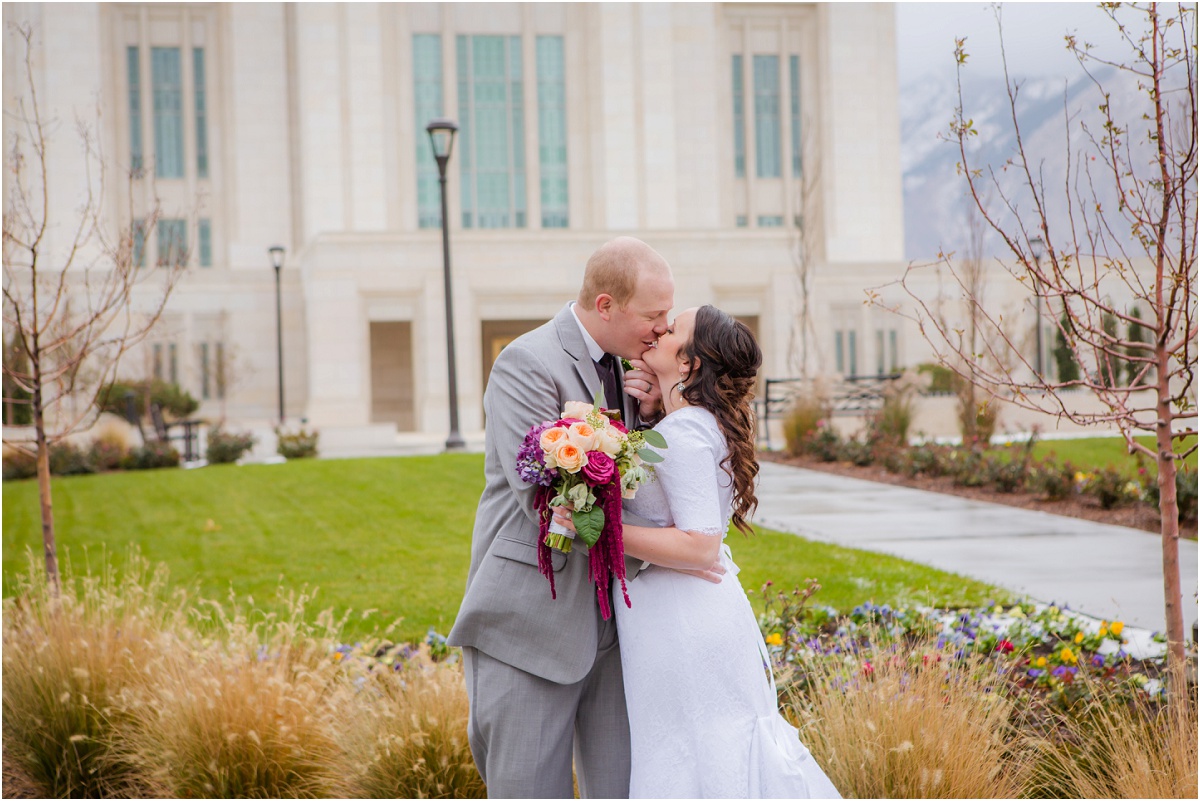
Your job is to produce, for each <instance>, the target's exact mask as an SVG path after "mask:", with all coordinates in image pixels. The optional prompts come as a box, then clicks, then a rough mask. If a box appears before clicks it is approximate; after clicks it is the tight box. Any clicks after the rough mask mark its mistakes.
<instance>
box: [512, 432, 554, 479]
mask: <svg viewBox="0 0 1200 801" xmlns="http://www.w3.org/2000/svg"><path fill="white" fill-rule="evenodd" d="M554 425H556V423H555V422H547V423H539V424H538V425H535V426H534V427H533V428H531V429H529V433H528V434H526V435H525V441H524V442H522V443H521V447H520V449H519V450H518V451H517V475H518V476H520V477H521V480H522V481H524V482H525V483H526V484H540V485H541V486H543V487H549V486H550V485H551V484H553V483H554V479H555V478H557V477H558V473H557V472H556V471H554V470H549V469H547V468H546V459H545V456H544V455H543V453H542V444H541V440H542V433H543V432H545V430H546V429H547V428H552V427H553V426H554Z"/></svg>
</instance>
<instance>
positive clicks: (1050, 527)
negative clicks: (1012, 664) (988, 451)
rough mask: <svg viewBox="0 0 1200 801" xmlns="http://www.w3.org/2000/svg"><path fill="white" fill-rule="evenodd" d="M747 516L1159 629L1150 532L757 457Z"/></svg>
mask: <svg viewBox="0 0 1200 801" xmlns="http://www.w3.org/2000/svg"><path fill="white" fill-rule="evenodd" d="M758 502H759V506H758V512H757V513H756V514H755V522H756V523H759V524H761V525H763V526H765V527H767V528H773V529H776V530H779V531H787V532H790V533H793V534H799V535H802V536H804V537H808V538H809V539H813V540H818V541H821V542H828V543H833V544H836V545H844V546H848V547H852V548H862V549H864V550H868V551H877V552H880V553H887V554H892V555H895V556H899V557H902V558H904V559H909V560H911V561H913V562H919V563H921V564H925V565H930V566H932V567H936V568H940V569H942V570H946V571H949V572H952V573H957V574H959V575H963V576H969V577H971V578H975V579H979V580H980V581H985V582H987V583H989V584H994V585H996V586H999V587H1004V588H1006V589H1009V590H1012V591H1013V592H1016V593H1020V594H1023V595H1026V596H1028V597H1030V598H1032V599H1033V600H1036V601H1042V602H1046V603H1050V602H1054V603H1058V604H1060V605H1061V604H1066V605H1068V606H1070V607H1071V608H1072V609H1074V610H1076V611H1080V612H1083V613H1085V614H1088V615H1091V616H1093V617H1097V618H1104V619H1108V620H1123V621H1125V622H1126V624H1129V625H1134V626H1138V627H1141V628H1145V629H1150V630H1152V631H1162V630H1163V629H1164V628H1165V620H1166V616H1165V613H1164V611H1163V590H1162V547H1161V545H1160V540H1159V538H1158V537H1156V536H1155V535H1154V534H1151V533H1148V532H1145V531H1139V530H1137V529H1131V528H1125V527H1123V526H1110V525H1105V524H1103V523H1093V522H1091V521H1088V520H1078V519H1075V518H1072V517H1062V516H1060V515H1052V514H1047V513H1045V512H1034V511H1029V510H1027V509H1019V508H1017V507H1013V506H1003V505H1000V504H994V503H984V502H982V501H972V500H969V499H967V498H961V497H958V496H956V495H944V494H941V493H935V492H926V491H924V490H916V489H910V488H908V487H897V486H893V485H890V484H879V483H876V482H873V481H863V480H860V479H856V478H847V477H845V476H839V475H834V474H832V473H823V472H819V471H815V470H804V469H801V468H797V467H788V466H785V465H780V464H775V463H773V462H763V463H762V472H761V473H759V487H758ZM1196 559H1197V550H1196V542H1195V541H1194V540H1181V541H1180V543H1179V562H1180V567H1181V577H1182V584H1183V605H1184V610H1183V614H1184V625H1185V627H1186V629H1187V630H1188V632H1189V636H1190V631H1191V627H1192V624H1193V623H1195V622H1196V609H1197V607H1196Z"/></svg>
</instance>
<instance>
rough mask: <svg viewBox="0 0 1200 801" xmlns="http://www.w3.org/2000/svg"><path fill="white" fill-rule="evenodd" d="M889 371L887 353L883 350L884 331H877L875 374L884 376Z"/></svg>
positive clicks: (879, 329) (880, 329)
mask: <svg viewBox="0 0 1200 801" xmlns="http://www.w3.org/2000/svg"><path fill="white" fill-rule="evenodd" d="M886 370H887V353H886V352H884V349H883V329H882V328H877V329H875V374H876V375H883V374H884V372H885V371H886Z"/></svg>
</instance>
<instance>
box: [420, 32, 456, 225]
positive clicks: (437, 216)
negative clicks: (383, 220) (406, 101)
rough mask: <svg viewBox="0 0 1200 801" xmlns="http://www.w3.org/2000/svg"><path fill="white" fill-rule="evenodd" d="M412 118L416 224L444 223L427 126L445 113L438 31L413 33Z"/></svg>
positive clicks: (435, 163) (440, 42)
mask: <svg viewBox="0 0 1200 801" xmlns="http://www.w3.org/2000/svg"><path fill="white" fill-rule="evenodd" d="M413 102H414V109H413V113H414V116H413V119H414V121H415V123H416V130H415V131H414V136H415V138H416V141H417V225H418V227H420V228H441V227H442V198H441V190H440V189H439V188H438V169H437V162H436V161H434V159H433V147H432V146H431V145H430V144H429V134H427V133H426V132H425V126H426V125H428V124H429V121H430V120H433V119H437V118H438V117H441V116H443V113H444V112H443V111H442V102H443V99H442V37H441V36H440V35H439V34H436V33H418V34H415V35H414V36H413ZM458 149H459V150H460V151H461V149H462V143H461V142H460V143H459V147H458Z"/></svg>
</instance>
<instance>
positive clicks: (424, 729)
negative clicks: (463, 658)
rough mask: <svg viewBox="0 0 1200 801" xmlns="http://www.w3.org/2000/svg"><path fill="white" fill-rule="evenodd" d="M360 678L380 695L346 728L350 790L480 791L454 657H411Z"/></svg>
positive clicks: (406, 793) (398, 794)
mask: <svg viewBox="0 0 1200 801" xmlns="http://www.w3.org/2000/svg"><path fill="white" fill-rule="evenodd" d="M367 682H368V683H367V685H366V687H365V689H367V691H369V692H371V693H372V694H375V695H377V696H378V698H379V701H378V702H377V703H374V704H372V705H371V706H370V707H369V709H368V710H367V714H366V715H364V716H362V717H360V718H358V719H356V721H355V724H356V725H354V726H352V727H348V728H347V730H346V735H347V736H346V745H345V747H346V751H347V754H348V756H349V760H350V763H351V764H352V765H354V766H355V768H356V773H355V775H354V776H353V778H352V779H351V783H352V790H351V793H350V795H351V797H356V798H486V797H487V788H486V787H485V786H484V784H483V779H481V778H480V776H479V771H478V770H476V768H475V762H474V760H473V758H472V756H471V748H470V744H469V742H468V739H467V719H468V718H467V693H466V687H465V685H464V684H463V677H462V671H461V669H460V668H459V666H458V665H457V664H455V665H445V664H442V665H433V664H429V665H424V666H421V665H412V666H408V667H406V668H405V669H404V670H402V671H388V672H385V673H375V674H373V675H372V676H369V677H368V679H367ZM395 710H404V712H405V714H396V712H395Z"/></svg>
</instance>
